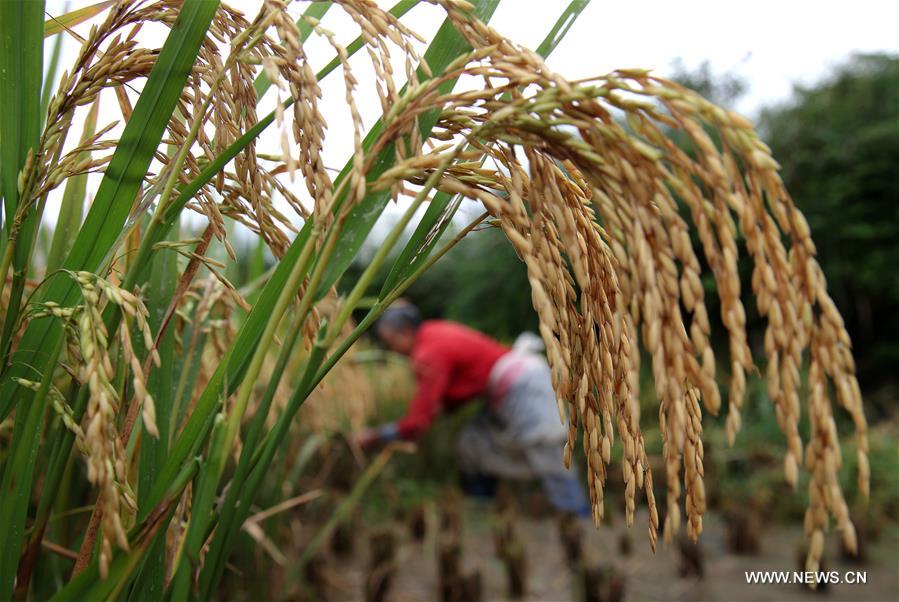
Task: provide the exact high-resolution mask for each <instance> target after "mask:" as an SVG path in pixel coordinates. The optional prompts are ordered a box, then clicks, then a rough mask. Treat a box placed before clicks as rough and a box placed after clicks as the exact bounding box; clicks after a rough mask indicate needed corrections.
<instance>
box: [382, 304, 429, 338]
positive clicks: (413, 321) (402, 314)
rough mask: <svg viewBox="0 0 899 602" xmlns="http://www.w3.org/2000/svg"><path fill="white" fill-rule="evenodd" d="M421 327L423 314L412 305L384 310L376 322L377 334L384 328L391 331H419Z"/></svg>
mask: <svg viewBox="0 0 899 602" xmlns="http://www.w3.org/2000/svg"><path fill="white" fill-rule="evenodd" d="M419 326H421V312H420V311H418V308H417V307H415V306H414V305H412V304H411V303H404V304H402V305H392V306H390V307H388V308H387V309H385V310H384V313H382V314H381V317H380V318H378V321H377V322H375V332H378V331H379V330H380V329H382V328H389V329H390V330H418V327H419Z"/></svg>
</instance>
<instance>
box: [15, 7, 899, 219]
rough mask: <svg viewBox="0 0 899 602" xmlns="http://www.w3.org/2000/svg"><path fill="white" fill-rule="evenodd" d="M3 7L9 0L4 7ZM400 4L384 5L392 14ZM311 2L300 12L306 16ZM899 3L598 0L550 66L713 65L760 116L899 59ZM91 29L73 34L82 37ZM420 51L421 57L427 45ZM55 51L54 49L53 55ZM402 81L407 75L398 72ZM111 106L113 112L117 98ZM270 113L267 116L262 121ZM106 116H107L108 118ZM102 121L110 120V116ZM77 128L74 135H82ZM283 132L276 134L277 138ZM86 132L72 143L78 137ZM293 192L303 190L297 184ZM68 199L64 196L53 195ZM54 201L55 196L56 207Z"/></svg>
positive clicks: (527, 28)
mask: <svg viewBox="0 0 899 602" xmlns="http://www.w3.org/2000/svg"><path fill="white" fill-rule="evenodd" d="M0 1H6V0H0ZM96 1H97V0H86V1H85V0H79V1H74V2H71V3H70V4H69V8H68V10H74V9H76V8H80V7H83V6H87V5H90V4H93V3H94V2H96ZM394 1H395V0H389V1H388V2H379V4H380V5H382V6H384V7H389V6H391V5H392V4H393V3H394ZM65 4H66V2H65V0H48V1H47V11H48V12H49V13H50V14H52V15H58V14H60V13H62V12H65V11H64V8H63V7H64V6H65ZM228 4H230V6H232V7H235V8H240V9H241V10H243V11H244V12H245V13H246V14H247V15H248V16H249V17H252V16H253V15H254V14H255V13H256V11H257V10H258V7H259V4H260V2H259V0H235V1H232V2H229V3H228ZM305 4H306V3H305V2H296V3H294V4H293V7H294V9H295V11H296V14H297V15H299V14H300V13H301V12H302V11H303V10H305ZM567 4H568V0H544V1H537V0H503V1H502V2H501V3H500V6H499V9H498V10H497V12H496V14H495V15H494V17H493V19H492V20H491V22H490V24H491V25H492V26H493V27H494V28H495V29H497V30H498V31H499V32H501V33H503V34H504V35H506V36H507V37H510V38H511V39H512V40H514V41H516V42H518V43H520V44H523V45H526V46H529V47H532V48H533V47H535V46H536V45H537V44H539V43H540V41H541V40H542V39H543V37H544V36H545V35H546V33H547V31H548V30H549V28H550V27H551V26H552V24H553V23H554V22H555V21H556V19H557V18H558V15H559V14H560V13H561V11H562V10H563V9H564V7H565V6H567ZM441 20H442V12H441V11H440V10H439V9H437V8H436V7H433V6H430V5H424V6H419V7H416V8H415V9H413V10H412V11H411V12H410V13H409V14H408V15H407V16H406V17H404V18H403V21H404V22H405V23H407V25H409V26H410V27H411V28H412V29H414V30H415V31H417V32H419V33H420V34H422V35H423V36H424V37H425V38H430V37H431V36H432V35H433V33H434V31H436V28H437V27H438V26H439V24H440V22H441ZM897 23H899V2H896V1H895V0H855V1H854V2H852V3H846V2H835V1H824V2H813V1H808V0H779V1H774V0H753V1H751V2H750V1H748V0H741V1H740V2H728V1H726V0H724V1H721V0H719V1H713V0H676V1H671V0H669V1H661V0H644V1H642V2H612V1H609V0H593V1H592V2H591V4H590V5H589V6H588V7H587V8H586V10H585V11H584V12H583V13H582V15H581V16H580V18H579V19H578V20H577V22H576V23H575V24H574V26H573V27H572V28H571V30H570V31H569V32H568V34H567V36H566V37H565V39H564V41H563V42H562V43H561V44H560V45H559V47H558V48H557V49H556V51H555V53H554V54H553V55H552V56H551V57H550V59H549V60H548V65H549V66H550V67H551V68H552V69H553V70H555V71H557V72H559V73H561V74H562V75H564V76H566V77H568V78H569V79H578V78H584V77H588V76H595V75H599V74H603V73H607V72H609V71H611V70H613V69H616V68H622V67H642V68H651V69H655V70H657V71H658V72H659V73H661V74H663V75H664V74H669V73H670V72H671V71H672V65H673V63H674V61H675V60H677V59H681V60H682V61H683V64H684V66H685V67H686V68H687V69H694V68H696V67H698V66H699V65H700V64H701V63H702V62H703V61H706V60H708V61H709V62H710V64H711V66H712V69H713V72H714V73H724V72H731V73H733V74H735V75H737V76H740V77H742V78H743V79H745V80H746V82H747V83H748V90H747V94H746V95H745V96H744V97H743V98H742V99H741V100H740V101H739V102H738V103H737V105H736V107H735V108H736V109H737V110H738V111H740V112H742V113H743V114H745V115H746V116H748V117H750V118H753V117H755V116H756V115H757V113H758V111H759V110H760V109H761V108H762V107H764V106H770V105H771V104H775V103H778V102H783V101H785V100H787V99H788V98H789V97H790V93H791V90H792V87H793V85H794V84H796V83H801V84H812V83H814V82H816V81H818V80H820V79H822V78H823V77H825V76H826V75H827V74H828V73H829V71H830V70H831V69H832V67H834V66H835V65H838V64H839V63H841V62H843V61H845V60H846V59H847V58H848V57H849V56H850V55H851V54H852V53H854V52H890V53H894V54H899V36H897V34H896V24H897ZM323 25H324V26H325V27H327V28H329V29H330V30H332V31H334V32H335V33H336V34H337V37H338V39H339V40H340V41H342V42H343V43H344V44H346V43H349V42H350V41H351V40H353V39H354V38H355V37H356V35H357V32H358V30H357V29H356V28H355V26H354V25H353V24H352V22H351V21H349V19H348V18H346V17H345V16H344V15H342V13H341V11H339V10H338V9H336V8H332V9H331V10H330V11H329V12H328V14H327V15H326V16H325V18H324V20H323ZM86 27H89V25H87V24H85V25H81V26H79V27H78V28H77V29H76V30H77V31H85V30H86ZM141 35H142V36H144V38H145V39H146V43H148V44H150V45H155V46H160V45H161V44H162V42H163V40H164V30H163V29H162V28H159V29H158V30H156V31H154V30H153V28H152V27H145V29H144V31H142V34H141ZM64 48H65V51H64V53H63V66H62V68H65V67H66V64H65V63H66V59H67V58H68V59H69V60H71V59H72V58H73V56H74V53H75V52H77V45H76V43H75V42H74V41H73V40H71V39H67V40H66V45H65V47H64ZM422 51H423V48H422ZM49 53H50V47H49V45H48V47H47V48H46V50H45V56H49ZM307 54H308V55H309V56H311V57H314V59H315V60H314V61H313V62H314V63H315V64H316V66H321V65H324V64H325V63H326V62H327V61H329V60H330V59H331V58H332V56H333V51H332V50H331V49H330V48H329V47H328V46H327V45H326V44H325V43H323V42H321V41H320V40H319V41H317V42H316V41H312V42H311V43H310V44H309V46H308V47H307ZM353 65H354V69H355V68H356V67H355V65H358V66H359V71H357V72H356V73H355V75H356V76H357V78H358V79H359V80H360V86H359V95H358V96H357V98H363V97H367V98H368V99H369V102H364V101H361V102H360V111H361V112H362V115H363V118H364V119H365V122H366V126H368V125H370V124H371V123H373V122H374V120H375V119H376V118H377V117H378V116H379V111H380V109H379V107H378V104H377V99H376V97H375V96H374V94H373V93H368V94H366V92H368V91H370V88H369V89H368V90H367V84H369V85H370V82H371V77H370V75H369V74H368V73H367V72H366V69H367V68H368V63H367V57H365V56H364V53H360V54H359V55H357V56H356V57H354V63H353ZM396 72H397V73H402V67H401V64H400V63H398V64H397V69H396ZM322 89H323V93H324V99H325V100H324V102H323V106H324V107H325V108H324V110H323V112H324V113H325V117H326V119H327V121H328V133H327V141H326V147H325V150H324V159H325V163H326V165H328V166H330V167H335V168H339V167H342V165H343V162H344V161H345V160H346V159H347V157H349V155H350V153H351V150H352V130H351V126H350V121H349V119H348V116H349V113H348V111H347V110H346V107H345V106H344V105H343V94H344V90H343V82H342V78H341V77H340V75H339V74H337V73H335V74H334V75H332V76H330V77H328V78H327V79H326V80H325V81H324V82H323V84H322ZM107 96H108V98H107V99H106V100H105V101H104V107H105V106H107V105H106V104H105V103H106V102H108V103H110V106H111V107H115V106H116V105H115V100H114V99H113V98H112V95H107ZM266 100H267V101H268V102H267V103H266V105H265V106H264V107H261V109H262V108H264V109H265V111H266V112H267V111H268V110H270V107H271V105H272V104H273V103H274V97H273V94H272V93H270V94H269V96H268V97H267V98H266ZM262 114H264V113H263V112H262V110H260V115H262ZM102 115H103V111H101V116H102ZM101 121H102V117H101ZM80 129H81V126H80V119H76V123H75V131H76V132H80ZM273 129H274V128H270V130H273ZM77 135H78V134H74V135H72V136H70V138H77ZM277 139H278V138H277V133H276V132H268V133H267V135H265V136H264V137H263V138H262V139H261V141H262V143H263V146H267V147H268V148H267V149H265V150H266V151H267V152H273V153H277V152H278V150H277V147H278V145H277ZM90 181H91V184H89V191H90V189H91V188H95V186H96V184H97V183H98V181H99V178H98V177H92V178H91V180H90ZM296 188H297V189H300V188H304V187H303V186H302V185H301V183H300V182H297V183H296ZM56 192H57V193H59V192H60V191H56ZM54 197H55V198H54ZM58 198H59V197H58V194H54V195H52V196H51V199H50V202H49V204H48V206H47V211H46V213H45V218H46V219H47V220H48V221H50V222H51V223H52V222H55V215H54V211H55V210H56V208H57V207H58V203H57V202H55V201H57V199H58Z"/></svg>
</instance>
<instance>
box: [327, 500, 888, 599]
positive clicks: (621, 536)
mask: <svg viewBox="0 0 899 602" xmlns="http://www.w3.org/2000/svg"><path fill="white" fill-rule="evenodd" d="M462 508H463V510H462V511H461V513H460V514H459V518H461V521H460V522H461V524H462V526H461V529H460V531H459V535H458V536H457V537H456V539H458V540H459V541H460V547H459V549H460V552H459V554H458V558H459V566H458V570H457V573H458V574H459V575H461V578H463V579H468V580H471V581H479V584H474V585H473V587H475V590H479V591H480V599H482V600H508V599H510V596H509V582H508V570H507V568H508V566H509V565H508V564H507V563H505V562H503V561H502V560H500V558H499V557H498V555H497V548H496V543H495V540H494V533H495V532H496V525H497V522H496V518H495V516H493V515H491V507H490V506H487V505H485V504H483V503H481V502H476V501H471V500H466V501H465V502H464V505H463V506H462ZM423 517H424V520H423V522H424V524H425V525H426V529H424V531H425V535H424V538H423V539H422V540H421V541H416V540H415V537H414V536H413V535H412V534H411V532H410V530H409V528H408V526H406V525H400V524H398V525H397V526H396V528H395V529H393V532H394V533H395V534H396V536H395V541H394V544H395V549H394V552H393V553H394V563H392V566H393V567H395V568H394V570H392V571H391V570H390V569H389V567H388V565H386V564H384V563H378V562H375V565H378V564H381V565H383V566H381V567H380V568H378V567H376V568H375V569H372V561H371V550H370V548H371V543H370V542H371V534H372V532H373V530H372V528H369V527H367V526H366V525H363V524H359V525H357V526H356V527H355V528H354V529H352V535H351V538H352V540H353V543H354V545H353V546H352V547H353V551H352V553H351V554H350V555H349V556H345V557H344V558H342V559H341V558H340V557H339V556H337V555H334V554H333V552H331V553H329V554H328V559H327V560H326V561H325V563H324V565H323V574H322V575H321V576H322V577H323V582H325V583H326V584H327V586H326V589H327V592H326V593H327V595H328V596H327V597H328V599H330V600H340V601H349V600H362V599H365V595H364V593H363V592H364V591H365V588H366V581H371V580H372V579H374V580H375V581H376V582H377V583H375V584H374V589H378V585H380V588H381V594H383V592H384V588H385V586H386V588H387V591H388V592H389V593H388V594H387V596H386V597H385V598H383V599H386V600H392V601H395V602H403V601H409V602H411V601H421V600H440V599H443V598H442V596H441V593H440V582H441V579H440V572H439V569H438V549H445V547H446V543H445V538H446V535H445V532H446V525H445V520H444V518H443V514H442V513H440V512H439V511H438V509H436V508H434V507H428V508H426V509H425V511H424V512H423ZM637 518H638V519H637V522H636V524H635V527H634V529H631V530H630V531H628V530H627V529H626V528H625V526H624V521H623V519H622V518H621V517H618V518H617V520H613V522H612V524H611V525H604V526H603V528H602V530H601V531H596V530H595V529H593V528H592V526H591V525H589V524H588V523H586V522H583V523H582V524H581V525H580V526H581V527H583V528H582V529H581V530H580V531H581V532H582V533H583V538H582V544H583V545H582V546H581V549H582V557H583V561H582V562H581V563H580V564H581V566H586V567H589V568H592V569H599V570H598V571H594V575H593V576H594V577H597V576H599V577H600V580H601V581H602V580H603V579H604V580H605V584H604V585H603V586H602V587H605V588H608V581H609V580H610V579H612V580H614V581H617V583H618V587H623V592H622V593H623V597H622V598H621V599H623V600H629V601H643V600H645V601H650V600H651V601H659V602H662V601H666V602H667V601H672V602H673V601H684V602H694V601H695V602H699V601H703V602H717V601H728V602H744V601H746V602H748V601H753V600H758V601H761V602H769V601H771V602H773V601H778V602H791V601H796V602H802V601H809V602H812V601H814V602H827V601H833V602H837V601H847V602H848V601H853V602H862V601H872V602H873V601H877V602H892V601H896V600H899V543H897V540H896V537H895V534H892V535H886V534H884V535H882V536H881V537H879V538H878V540H877V541H874V542H871V541H868V542H865V551H864V553H865V555H866V557H867V559H866V560H865V561H864V562H862V563H859V562H852V561H849V560H847V559H844V558H842V557H841V555H840V553H839V544H838V541H837V540H836V538H835V537H831V538H830V539H829V541H828V542H827V546H828V547H827V552H826V554H825V567H826V569H827V570H831V571H839V572H841V573H842V572H844V571H865V572H866V575H867V584H866V585H831V586H828V587H827V588H826V590H825V591H811V590H809V589H807V588H805V587H802V586H799V585H792V584H791V585H758V584H754V585H750V584H748V583H747V582H746V577H745V574H744V572H745V571H759V570H777V571H794V570H799V566H800V565H799V560H798V558H799V554H800V550H799V548H800V545H801V539H802V538H801V533H800V530H799V529H798V528H784V527H782V526H770V527H765V526H764V525H752V526H751V527H750V532H747V533H744V534H743V535H742V537H744V538H745V537H749V538H750V539H751V540H752V539H755V535H759V537H758V538H757V539H758V541H757V542H750V544H749V545H748V547H750V548H751V547H752V545H754V544H755V543H757V545H758V551H757V552H756V553H751V554H735V553H733V552H732V551H731V548H732V547H733V545H734V543H733V531H732V530H730V531H729V529H728V525H727V524H726V523H725V521H724V520H723V519H722V518H721V517H719V516H714V515H712V516H709V517H708V518H707V521H706V526H705V531H704V533H703V535H702V538H701V540H700V544H699V545H700V549H699V550H698V551H697V550H696V549H693V548H690V547H689V546H687V547H686V548H683V549H682V547H681V546H679V545H677V544H674V545H672V546H670V547H665V546H664V545H660V548H659V550H658V552H657V553H656V554H655V555H653V554H652V553H651V551H650V549H649V543H648V541H647V538H646V536H645V529H644V525H645V524H646V517H645V514H644V515H638V517H637ZM441 524H443V525H444V530H443V532H441ZM575 530H577V529H575ZM442 533H443V534H442ZM514 537H515V540H516V545H517V547H518V548H520V549H521V550H523V552H524V567H525V568H524V572H523V581H524V583H523V586H524V592H525V593H524V596H523V597H522V598H520V599H523V600H531V601H540V602H550V601H562V600H579V599H583V598H582V597H581V596H582V595H583V594H582V591H583V590H582V588H583V587H584V583H585V581H584V576H583V573H579V574H578V573H573V571H572V569H571V566H572V563H570V562H569V561H568V560H567V559H566V552H567V550H566V548H565V546H564V545H563V543H562V539H561V537H560V529H559V525H558V523H557V522H556V521H555V520H553V519H549V518H533V517H524V516H517V517H516V519H515V521H514ZM441 542H443V543H441ZM381 544H382V545H383V541H382V542H381ZM738 545H740V544H738ZM742 545H744V546H746V545H747V544H746V543H745V542H744V543H743V544H742ZM388 553H389V551H388ZM700 566H701V569H700V568H699V567H700ZM698 570H701V572H702V576H701V577H700V576H698V574H697V573H698ZM685 572H686V574H684V573H685ZM478 574H479V576H478ZM372 575H374V577H372ZM609 575H614V576H613V577H609ZM603 576H604V577H603ZM385 578H386V579H385ZM368 587H369V593H370V595H371V594H373V592H372V584H371V583H370V584H369V586H368ZM463 587H465V586H463ZM473 591H474V590H473ZM603 591H604V592H606V593H605V594H603V595H608V591H607V589H604V590H603ZM370 599H377V594H375V598H370ZM454 599H456V600H460V601H461V600H466V602H467V601H468V600H477V599H478V598H477V594H476V593H464V591H463V593H461V594H457V597H456V598H454ZM587 599H591V598H587ZM592 599H597V600H603V601H604V600H606V598H592Z"/></svg>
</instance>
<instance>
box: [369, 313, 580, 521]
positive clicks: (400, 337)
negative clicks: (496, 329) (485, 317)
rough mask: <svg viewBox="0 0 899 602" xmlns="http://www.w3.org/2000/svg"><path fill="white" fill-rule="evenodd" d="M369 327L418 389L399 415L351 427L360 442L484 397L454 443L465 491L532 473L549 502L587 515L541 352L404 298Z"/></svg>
mask: <svg viewBox="0 0 899 602" xmlns="http://www.w3.org/2000/svg"><path fill="white" fill-rule="evenodd" d="M375 332H376V334H377V335H378V337H379V338H380V339H381V340H382V341H383V342H384V344H385V345H387V347H389V348H390V349H391V350H392V351H394V352H397V353H400V354H403V355H407V356H409V357H410V359H411V362H412V368H413V370H414V373H415V379H416V381H417V391H416V393H415V396H414V397H413V399H412V402H411V404H410V406H409V410H408V411H407V413H406V415H405V416H404V417H403V418H401V419H399V420H398V421H396V422H391V423H388V424H385V425H382V426H381V427H379V428H375V429H364V430H363V431H361V432H360V433H357V435H356V441H357V442H358V443H359V444H360V445H361V446H363V447H368V446H371V445H374V444H375V443H378V442H384V441H389V440H392V439H397V438H402V439H416V438H418V437H420V436H421V435H422V434H423V433H425V432H426V431H427V430H428V428H429V427H430V426H431V424H432V423H433V422H434V420H435V419H436V418H437V416H438V415H439V414H440V413H441V412H443V411H452V410H455V409H457V408H458V407H460V406H462V405H463V404H465V403H467V402H469V401H471V400H472V399H474V398H482V399H484V400H485V402H486V403H485V407H484V409H483V410H482V411H481V412H480V413H479V414H477V415H476V416H475V417H474V418H473V419H472V420H471V421H470V422H469V423H468V424H467V425H466V426H465V427H464V428H463V430H462V432H461V434H460V435H459V439H458V441H457V445H456V454H457V461H458V465H459V470H460V472H461V473H462V479H463V486H465V488H466V489H467V490H468V492H469V493H482V494H483V493H488V492H486V491H484V485H485V484H486V483H490V482H491V480H493V479H495V478H504V479H513V480H530V479H538V480H539V481H540V482H541V484H542V486H543V488H544V490H545V491H546V494H547V497H548V498H549V501H550V503H551V504H552V505H553V507H554V508H556V509H557V510H559V511H562V512H572V513H576V514H579V515H589V503H588V501H587V498H586V494H585V492H584V490H583V488H582V487H581V484H580V482H579V481H578V480H577V478H576V477H575V476H574V474H573V473H569V472H568V471H567V470H566V469H565V466H564V464H563V460H562V453H563V447H564V444H565V440H566V428H565V426H564V425H563V424H562V423H561V421H560V420H559V413H558V409H557V405H556V399H555V393H554V391H553V388H552V382H551V377H550V369H549V366H548V365H547V363H546V360H545V359H544V358H543V357H542V356H541V355H538V354H536V353H533V352H529V351H525V350H520V349H517V348H512V349H510V348H508V347H506V346H504V345H502V344H500V343H499V342H497V341H495V340H493V339H491V338H490V337H488V336H486V335H484V334H481V333H480V332H477V331H475V330H472V329H470V328H467V327H465V326H463V325H461V324H457V323H454V322H448V321H442V320H428V321H424V322H422V320H421V315H420V313H419V312H418V310H417V309H416V308H415V307H414V306H412V305H409V304H403V305H394V306H392V307H390V308H388V309H387V310H386V311H385V312H384V314H383V315H382V317H381V318H380V320H379V321H378V322H377V323H376V325H375Z"/></svg>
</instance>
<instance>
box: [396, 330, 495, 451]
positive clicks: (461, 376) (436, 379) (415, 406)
mask: <svg viewBox="0 0 899 602" xmlns="http://www.w3.org/2000/svg"><path fill="white" fill-rule="evenodd" d="M508 351H509V348H508V347H506V346H504V345H501V344H500V343H498V342H497V341H495V340H493V339H491V338H490V337H488V336H487V335H484V334H481V333H480V332H477V331H475V330H472V329H471V328H468V327H466V326H463V325H461V324H457V323H455V322H447V321H443V320H429V321H426V322H424V323H422V325H421V327H420V328H419V329H418V334H417V335H416V339H415V348H414V349H413V350H412V354H411V360H412V369H413V370H414V372H415V380H416V381H417V384H418V388H417V390H416V392H415V396H414V397H413V398H412V402H411V403H410V405H409V410H408V412H406V415H405V416H404V417H403V418H401V419H400V420H399V421H398V422H397V424H396V425H397V428H398V431H399V432H398V434H399V436H400V437H402V438H404V439H414V438H416V437H418V436H420V435H421V434H423V433H424V432H425V431H427V430H428V428H429V427H430V426H431V423H432V422H434V419H436V418H437V416H438V415H439V414H440V413H441V412H442V411H443V410H451V409H455V408H457V407H458V406H460V405H462V404H463V403H465V402H466V401H468V400H470V399H472V398H473V397H478V396H480V395H483V394H484V393H485V392H486V389H487V379H488V377H489V376H490V370H491V369H492V368H493V365H494V364H495V363H496V361H497V360H498V359H499V358H500V357H502V356H503V355H505V354H506V353H507V352H508Z"/></svg>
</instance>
